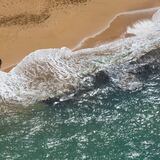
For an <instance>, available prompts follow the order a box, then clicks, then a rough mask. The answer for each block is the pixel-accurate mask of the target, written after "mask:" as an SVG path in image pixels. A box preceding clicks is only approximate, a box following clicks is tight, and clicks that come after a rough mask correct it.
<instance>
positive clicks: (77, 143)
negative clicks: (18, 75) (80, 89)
mask: <svg viewBox="0 0 160 160" xmlns="http://www.w3.org/2000/svg"><path fill="white" fill-rule="evenodd" d="M159 84H160V80H158V78H157V79H155V80H151V81H149V82H147V83H146V85H145V86H144V89H143V90H142V91H138V92H134V93H129V92H122V91H118V90H114V89H113V88H110V89H108V88H107V87H103V88H101V89H96V90H93V91H90V92H88V93H87V94H85V95H82V96H81V97H78V98H77V99H76V100H72V101H71V100H70V101H68V102H64V103H60V104H57V105H51V106H47V105H46V106H41V107H40V106H34V107H33V108H32V109H29V110H28V111H26V112H24V113H19V112H18V113H15V114H13V115H10V114H9V115H4V116H1V117H0V160H12V159H15V160H81V159H84V160H85V159H86V160H103V159H104V160H159V159H160V85H159ZM109 90H110V91H109Z"/></svg>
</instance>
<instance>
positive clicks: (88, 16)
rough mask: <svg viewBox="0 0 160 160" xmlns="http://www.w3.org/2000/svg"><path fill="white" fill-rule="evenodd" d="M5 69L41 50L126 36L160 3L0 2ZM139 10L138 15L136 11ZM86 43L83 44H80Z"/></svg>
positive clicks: (0, 43)
mask: <svg viewBox="0 0 160 160" xmlns="http://www.w3.org/2000/svg"><path fill="white" fill-rule="evenodd" d="M0 3H1V5H0V37H1V38H0V58H1V60H2V66H1V69H2V70H5V71H8V70H10V69H11V68H12V67H13V66H14V65H16V64H17V63H18V62H20V61H21V60H22V58H24V57H25V56H26V55H27V54H28V53H30V52H32V51H34V50H37V49H41V48H55V47H63V46H66V47H69V48H77V49H78V48H87V47H94V46H95V45H97V44H101V43H104V42H106V41H111V40H114V39H117V38H120V37H122V36H123V33H124V32H125V30H126V27H127V26H128V25H131V24H133V23H134V22H136V21H137V20H141V19H147V18H150V17H151V16H152V15H153V13H154V12H155V10H156V9H150V8H154V7H158V6H160V1H159V0H141V1H139V0H134V1H129V0H117V1H116V2H113V1H111V0H77V1H75V0H68V1H63V0H59V1H56V0H28V1H25V2H24V1H21V0H14V1H13V0H7V1H5V0H0ZM136 10H137V11H136ZM82 40H83V43H80V42H81V41H82Z"/></svg>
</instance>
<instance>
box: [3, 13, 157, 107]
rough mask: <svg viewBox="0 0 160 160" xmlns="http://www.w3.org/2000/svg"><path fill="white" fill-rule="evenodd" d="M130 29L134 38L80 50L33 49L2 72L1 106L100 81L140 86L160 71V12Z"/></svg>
mask: <svg viewBox="0 0 160 160" xmlns="http://www.w3.org/2000/svg"><path fill="white" fill-rule="evenodd" d="M127 32H128V33H132V34H134V35H135V36H133V37H129V38H125V39H120V40H117V41H114V42H111V43H108V44H105V45H102V46H99V47H95V48H88V49H82V50H79V51H75V52H72V51H71V50H70V49H68V48H65V47H64V48H61V49H42V50H37V51H35V52H33V53H30V54H29V55H28V56H27V57H25V58H24V59H23V60H22V61H21V62H20V63H19V64H18V65H17V66H16V67H15V68H13V69H12V70H11V71H10V72H9V73H5V72H2V71H1V72H0V88H1V89H0V104H1V105H15V104H16V105H18V104H19V105H24V106H28V105H31V104H34V103H37V102H39V101H44V100H47V99H50V98H52V99H55V98H58V99H60V100H63V99H65V98H66V97H72V96H73V95H74V94H76V93H78V92H79V91H86V90H88V89H93V88H94V87H99V85H100V84H101V83H103V84H105V85H107V84H108V85H110V84H112V85H113V86H114V87H117V88H119V89H122V90H131V91H133V90H137V89H140V88H141V87H142V86H143V83H144V77H146V75H149V74H151V73H153V74H155V73H157V71H158V73H159V71H160V68H159V65H160V10H159V11H158V12H156V13H155V14H154V15H153V18H152V19H151V20H146V21H143V22H137V23H136V24H135V25H133V26H132V27H129V28H128V30H127ZM148 71H149V73H148ZM144 75H145V76H144Z"/></svg>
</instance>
